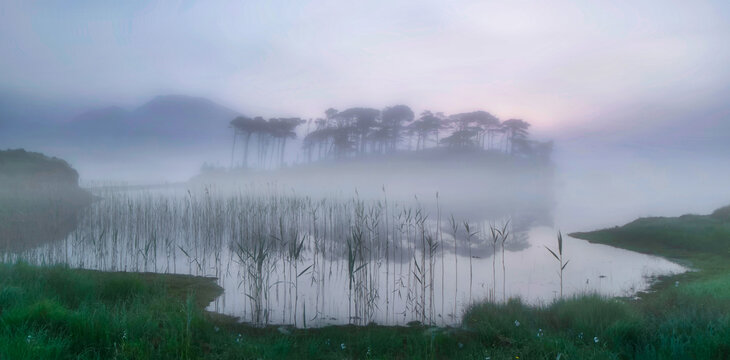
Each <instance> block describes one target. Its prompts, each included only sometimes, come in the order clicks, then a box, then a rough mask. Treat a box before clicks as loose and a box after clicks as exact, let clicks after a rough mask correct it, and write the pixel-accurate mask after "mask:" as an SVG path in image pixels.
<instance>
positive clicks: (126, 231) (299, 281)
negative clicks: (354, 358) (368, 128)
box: [6, 188, 682, 326]
mask: <svg viewBox="0 0 730 360" xmlns="http://www.w3.org/2000/svg"><path fill="white" fill-rule="evenodd" d="M98 195H99V196H100V197H101V200H100V201H98V202H96V203H94V204H93V205H92V206H91V207H89V208H88V209H86V210H85V212H84V216H83V217H82V218H81V220H80V222H79V224H78V227H77V228H76V229H75V230H74V231H72V232H71V234H70V235H69V236H67V237H66V238H65V239H64V240H63V241H60V242H55V243H49V244H45V245H42V246H40V247H36V248H33V249H29V250H25V251H22V252H18V253H15V254H11V255H6V256H9V257H22V258H24V259H26V260H27V261H29V262H32V263H39V264H48V263H57V262H64V263H68V264H69V265H70V266H72V267H83V268H92V269H102V270H115V271H116V270H121V271H154V272H162V273H183V274H194V275H205V276H214V277H216V278H218V282H219V284H220V285H221V286H223V288H224V289H225V293H224V295H223V296H222V297H221V298H219V299H218V300H216V301H215V302H214V303H213V304H211V306H210V309H211V310H214V311H219V312H223V313H227V314H232V315H235V316H240V317H241V318H242V319H243V320H245V321H250V322H252V323H257V324H267V323H286V324H294V325H296V326H319V325H324V324H332V323H334V324H343V323H355V324H367V323H370V322H377V323H382V324H405V323H407V322H410V321H414V320H415V321H420V322H423V323H433V324H439V325H445V324H456V323H458V321H459V319H460V317H461V314H462V313H463V311H464V310H465V308H466V307H467V306H468V305H469V304H470V303H473V302H475V301H482V300H491V301H504V300H505V299H507V298H509V297H512V296H520V297H522V298H524V299H525V300H526V301H528V302H532V303H539V302H545V301H550V300H552V299H553V298H555V296H556V294H557V293H558V292H559V290H560V289H559V283H558V277H557V274H556V271H557V270H558V269H557V267H556V264H555V261H554V259H553V258H552V257H551V255H550V254H549V253H548V252H547V251H546V250H545V246H550V247H553V245H554V242H555V235H556V231H555V230H554V229H553V226H552V219H551V215H550V212H549V211H546V209H547V207H546V206H531V207H529V208H522V209H520V211H517V210H514V209H512V210H511V211H510V212H502V213H499V212H496V211H494V210H493V209H487V208H486V207H485V209H483V210H484V211H482V212H479V213H476V212H475V213H471V214H470V215H471V218H472V219H475V218H478V216H480V214H485V213H488V214H489V217H481V219H486V220H480V221H474V220H471V221H470V220H467V219H466V218H460V217H458V216H457V215H453V216H452V215H451V212H450V211H449V210H450V209H446V208H442V207H441V206H440V205H439V203H438V202H435V201H433V202H430V203H426V202H424V201H422V200H421V201H419V202H417V203H416V202H414V203H400V202H393V201H391V202H389V201H388V200H387V198H384V199H378V200H367V201H366V200H362V199H360V198H358V197H354V198H350V199H342V198H335V197H330V198H322V199H312V198H309V197H306V196H297V195H295V194H291V193H282V192H279V191H275V190H267V191H247V190H245V189H241V190H239V191H237V192H233V193H232V192H224V191H215V190H211V189H207V188H206V189H202V190H186V189H164V190H155V191H147V190H137V191H121V190H104V191H101V192H100V193H99V194H98ZM446 214H448V215H446ZM457 214H458V213H457ZM481 216H483V215H481ZM495 229H500V230H501V231H503V232H504V233H506V234H508V235H507V236H506V237H503V238H500V237H499V236H495V232H494V230H495ZM564 251H565V256H566V258H567V259H569V260H570V265H569V267H568V268H567V269H566V274H565V279H564V281H565V284H564V292H565V294H566V295H571V294H576V293H581V292H592V291H598V292H600V293H603V294H607V295H627V294H630V293H632V292H634V291H637V290H640V289H643V288H644V287H646V286H647V277H648V276H651V275H654V274H660V273H666V272H676V271H682V268H681V267H680V266H678V265H675V264H672V263H670V262H668V261H666V260H663V259H659V258H655V257H650V256H646V255H641V254H637V253H632V252H629V251H625V250H620V249H614V248H610V247H607V246H601V245H594V244H589V243H587V242H585V241H582V240H577V239H571V238H566V241H565V249H564Z"/></svg>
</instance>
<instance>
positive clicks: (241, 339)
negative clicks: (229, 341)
mask: <svg viewBox="0 0 730 360" xmlns="http://www.w3.org/2000/svg"><path fill="white" fill-rule="evenodd" d="M241 341H243V336H241V334H238V336H237V337H236V342H237V343H241Z"/></svg>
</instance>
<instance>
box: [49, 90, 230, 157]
mask: <svg viewBox="0 0 730 360" xmlns="http://www.w3.org/2000/svg"><path fill="white" fill-rule="evenodd" d="M237 114H238V113H237V112H235V111H233V110H231V109H228V108H226V107H224V106H221V105H218V104H216V103H215V102H213V101H211V100H208V99H205V98H199V97H190V96H182V95H166V96H158V97H156V98H154V99H152V100H150V101H149V102H147V103H144V104H142V105H141V106H139V107H137V108H136V109H133V110H131V111H129V110H125V109H122V108H120V107H106V108H101V109H94V110H90V111H87V112H84V113H82V114H80V115H78V116H76V117H74V118H73V119H71V120H70V121H68V122H65V123H64V124H62V125H61V126H60V127H59V131H58V134H59V135H61V136H59V139H57V140H60V141H64V140H70V139H80V140H83V141H84V142H85V143H89V142H92V143H93V142H100V143H106V144H113V145H115V146H122V147H132V146H138V145H140V143H145V144H149V143H150V142H154V143H156V144H158V145H163V144H164V145H168V146H179V147H188V146H190V145H215V142H216V141H220V140H221V139H222V138H223V136H226V135H227V134H228V133H229V132H230V130H229V129H228V122H230V121H231V119H233V118H234V117H235V116H237ZM109 139H113V140H114V141H112V142H111V143H109V142H108V140H109ZM94 140H100V141H94Z"/></svg>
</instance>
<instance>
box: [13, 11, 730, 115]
mask: <svg viewBox="0 0 730 360" xmlns="http://www.w3.org/2000/svg"><path fill="white" fill-rule="evenodd" d="M728 20H730V2H727V1H700V0H698V1H686V0H685V1H671V0H670V1H667V0H657V1H653V0H648V1H635V0H634V1H621V0H618V1H581V2H576V1H563V0H555V1H504V2H497V1H430V0H425V1H398V0H387V1H377V0H376V1H361V2H355V1H216V2H211V1H160V2H155V1H136V0H129V1H73V2H63V1H20V0H17V1H16V0H9V1H3V2H2V3H1V4H0V54H2V56H0V89H4V90H10V91H18V92H23V93H28V94H34V95H44V96H50V97H67V98H74V99H92V100H95V101H101V102H109V103H116V104H122V105H124V104H128V105H138V104H139V103H140V102H142V101H144V100H146V99H149V98H150V97H153V96H155V95H159V94H166V93H177V94H188V95H196V96H205V97H209V98H211V99H213V100H215V101H218V102H221V103H223V104H225V105H227V106H230V107H232V108H234V109H236V110H239V111H241V112H243V113H245V114H250V115H263V116H302V117H315V116H320V114H322V112H323V110H324V109H326V108H328V107H335V108H339V109H343V108H347V107H351V106H370V107H376V108H382V107H385V106H388V105H393V104H397V103H406V104H409V105H410V106H411V107H413V108H414V109H416V110H417V111H420V110H424V109H430V110H434V111H442V112H445V113H456V112H463V111H471V110H476V109H484V110H488V111H491V112H493V113H494V114H496V115H497V116H499V117H501V118H509V117H519V118H524V119H526V120H528V121H530V122H531V123H533V124H535V125H536V127H537V128H543V129H548V128H553V127H560V126H569V125H570V126H584V127H585V126H591V124H592V122H598V121H610V120H607V119H612V118H615V116H611V115H615V114H621V115H626V116H622V117H623V118H631V116H630V115H631V114H632V111H633V112H635V110H636V109H644V108H646V107H647V106H650V107H651V106H653V107H668V108H671V107H677V106H680V107H683V108H689V109H692V107H696V106H708V105H707V102H708V101H709V102H712V101H716V102H718V103H722V102H724V101H725V100H726V99H727V98H728V97H727V94H728V92H727V89H728V84H729V81H730V68H728V66H727V64H728V63H730V61H729V60H730V45H728V44H730V41H728V38H729V36H728V35H730V21H728ZM708 99H709V100H708ZM659 121H660V120H659Z"/></svg>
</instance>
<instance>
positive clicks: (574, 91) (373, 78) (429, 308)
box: [0, 1, 730, 326]
mask: <svg viewBox="0 0 730 360" xmlns="http://www.w3.org/2000/svg"><path fill="white" fill-rule="evenodd" d="M319 5H321V6H316V5H312V6H303V5H299V4H289V5H287V6H285V7H286V9H287V11H281V10H282V9H281V8H280V7H279V6H277V5H272V4H267V3H250V4H249V3H246V4H225V5H224V4H216V5H207V6H205V5H203V3H202V2H195V1H193V2H183V4H179V6H171V5H170V4H163V3H156V4H154V3H153V4H152V5H145V4H141V3H137V2H129V3H124V4H121V3H120V4H116V5H108V6H103V5H92V4H76V5H69V6H68V8H66V7H58V6H54V5H51V4H43V3H14V4H3V5H0V150H6V149H16V148H24V149H26V150H28V151H32V152H41V153H43V154H45V155H48V156H55V157H59V158H61V159H63V160H65V161H67V162H68V164H70V166H71V167H73V168H74V169H75V170H76V171H77V172H78V173H75V172H73V171H72V170H70V169H66V168H65V167H64V164H60V165H59V162H53V161H51V160H48V159H44V158H43V157H41V156H40V155H38V154H27V153H24V152H23V153H22V154H20V155H18V154H19V153H20V152H17V153H16V152H8V154H10V155H7V156H8V159H10V160H8V161H6V162H5V163H2V162H0V166H7V167H6V168H3V169H11V170H13V171H17V172H19V173H20V172H23V171H27V169H28V168H30V167H25V164H24V163H23V162H22V161H16V159H14V158H13V157H14V156H19V157H20V156H25V157H27V158H28V159H31V160H34V161H35V160H38V159H42V160H43V161H48V163H50V164H54V165H53V166H58V167H60V168H63V171H64V172H65V176H66V178H65V179H64V186H63V187H61V188H54V187H53V185H55V184H47V183H46V182H45V181H42V180H43V179H46V178H52V177H53V176H52V175H53V174H54V173H53V171H46V169H43V168H40V170H37V171H36V170H34V171H35V172H31V175H30V176H29V177H28V179H31V180H32V181H28V179H26V178H21V177H17V176H16V174H13V173H11V171H10V170H5V171H6V173H0V185H4V184H12V185H14V186H17V187H18V188H22V189H24V191H26V192H27V194H26V193H22V194H21V193H20V192H18V193H17V194H16V192H15V191H14V190H8V189H10V188H9V187H6V188H4V189H2V190H0V195H2V196H4V198H3V199H4V201H7V203H8V204H11V203H12V205H13V206H17V207H19V208H22V210H23V211H22V212H18V213H22V216H15V215H16V214H15V213H14V214H12V215H13V216H11V217H7V218H8V219H11V220H12V221H10V220H8V221H7V224H0V225H3V226H2V227H0V230H2V232H0V235H2V236H4V238H3V239H2V240H4V241H3V242H2V244H5V248H4V249H0V250H2V256H3V259H4V260H6V261H13V260H18V259H22V260H25V261H28V262H31V263H34V264H51V263H66V264H69V265H70V266H72V267H79V268H91V269H100V270H112V271H152V272H161V273H181V274H192V275H201V276H210V277H215V278H216V281H217V282H218V283H219V284H220V285H221V286H222V287H223V288H224V289H225V293H224V294H223V295H222V297H221V298H219V299H217V300H216V301H215V302H214V303H212V304H211V305H210V307H209V309H211V310H215V311H220V312H223V313H226V314H231V315H235V316H238V317H240V318H241V320H243V321H247V322H252V323H256V324H257V325H262V324H271V323H273V324H295V325H297V326H306V325H307V323H308V325H310V326H312V325H317V326H319V325H327V324H347V323H356V324H367V323H369V322H378V323H383V324H406V323H408V322H410V321H421V322H424V323H427V322H428V323H434V324H439V325H455V324H458V322H459V321H460V320H461V315H462V313H463V311H464V309H466V308H467V307H468V306H469V305H470V304H473V303H475V302H478V301H485V300H486V301H494V302H504V301H506V300H507V299H508V298H510V297H521V298H523V299H524V300H525V301H526V302H529V303H532V304H545V303H549V302H550V301H553V300H554V299H557V298H559V297H560V294H561V293H564V294H565V295H566V296H570V295H574V294H582V293H590V292H598V293H600V294H604V295H607V296H634V295H635V294H636V293H637V292H639V291H642V290H645V289H646V288H647V287H648V286H649V285H650V284H651V281H652V279H653V278H654V277H656V276H660V275H663V274H670V273H678V272H683V271H688V270H689V269H687V268H685V267H682V266H680V265H677V264H675V263H673V262H670V261H668V260H666V259H662V258H658V257H653V256H650V255H644V254H639V253H635V252H631V251H627V250H622V249H617V248H612V247H608V246H604V245H597V244H591V243H588V242H587V241H583V240H578V239H574V238H571V237H569V236H568V235H567V234H569V233H572V232H576V231H589V230H595V229H600V228H605V227H614V226H620V225H623V224H625V223H628V222H630V221H633V220H634V219H636V218H638V217H646V216H678V215H682V214H685V213H698V214H707V213H710V212H712V210H714V209H716V208H719V207H721V206H724V205H727V204H729V203H730V186H728V180H729V179H730V145H728V144H730V125H728V124H730V121H729V120H728V119H729V118H730V110H728V105H727V104H728V103H730V95H728V94H730V92H728V90H727V89H728V85H727V84H728V79H730V73H729V72H728V71H727V66H726V64H727V63H728V60H729V59H730V50H729V48H728V46H727V44H728V42H727V41H726V40H727V36H724V35H727V34H728V33H730V32H729V31H728V30H729V29H728V24H730V22H727V21H726V18H727V15H728V11H729V9H730V8H729V7H728V5H727V4H725V3H723V2H716V1H706V2H701V4H697V5H694V6H691V5H689V4H685V3H665V2H661V3H660V2H657V1H650V2H648V3H646V4H643V5H636V4H631V3H616V4H612V6H611V7H610V8H608V7H604V6H593V5H591V6H582V5H578V4H573V3H572V2H568V1H558V2H555V3H554V4H553V5H552V6H549V7H547V6H545V5H544V4H540V3H533V4H523V5H521V6H524V7H521V6H517V5H509V4H482V3H473V2H469V1H465V2H459V4H458V6H457V5H453V6H451V5H445V4H443V3H437V2H425V3H422V4H420V5H414V4H410V3H405V2H399V1H396V2H394V3H392V4H391V2H387V3H377V4H372V5H368V6H365V5H353V4H345V3H342V4H338V3H322V4H319ZM658 8H661V9H662V11H656V10H657V9H658ZM625 14H632V16H625ZM536 44H537V45H536ZM0 155H3V156H5V155H6V154H0ZM14 161H15V162H14ZM7 164H10V165H7ZM18 164H20V165H18ZM56 170H57V169H56ZM39 179H40V180H39ZM69 179H70V180H69ZM76 182H78V183H79V184H80V185H81V187H82V188H84V189H87V190H89V191H90V192H91V194H92V195H93V201H89V200H88V199H85V200H84V201H88V202H89V204H86V205H85V206H83V207H81V206H79V207H78V208H73V209H71V210H69V209H66V208H64V206H62V205H59V204H61V202H63V199H62V196H60V195H59V194H62V193H65V190H67V189H68V186H72V187H74V188H75V187H76ZM39 184H40V185H39ZM41 185H42V186H41ZM40 188H43V191H37V190H38V189H40ZM59 189H60V190H59ZM39 194H42V195H43V196H46V195H48V198H42V199H41V198H39ZM49 194H50V195H49ZM7 199H9V200H7ZM49 199H50V200H49ZM18 204H19V205H18ZM0 205H2V204H0ZM33 207H37V208H42V209H43V210H44V212H42V214H43V215H42V216H40V215H39V216H38V219H35V220H37V221H32V222H30V221H25V220H26V219H27V217H28V216H30V215H28V214H32V211H30V210H28V209H32V208H33ZM8 208H9V207H8ZM3 209H4V208H3V207H2V206H0V216H5V213H7V211H6V212H5V213H4V212H1V211H2V210H3ZM67 210H68V211H67ZM24 216H25V217H24ZM19 219H20V220H19ZM39 219H43V221H41V220H39ZM8 224H9V225H8ZM29 224H30V225H29ZM6 225H7V226H6ZM31 227H32V228H33V229H32V231H31V230H29V228H31ZM559 233H561V234H562V235H563V237H564V240H565V242H564V243H563V244H562V245H558V244H557V241H558V240H557V238H558V234H559ZM8 234H9V235H8ZM19 234H21V235H26V236H31V235H32V236H33V237H34V239H33V240H32V241H27V240H25V239H24V238H23V236H21V235H19ZM29 234H30V235H29ZM21 240H22V241H21ZM558 246H561V247H564V254H563V255H564V257H565V259H566V260H570V265H569V266H568V267H567V268H566V271H565V274H564V278H563V279H562V280H561V279H559V278H558V277H557V276H556V270H557V269H558V266H559V264H556V261H555V258H554V257H553V256H552V255H551V253H550V252H548V250H547V249H546V247H547V248H550V249H555V248H556V247H558ZM550 251H552V250H550ZM561 251H562V250H561ZM556 257H557V256H556ZM558 261H560V262H561V263H562V260H558Z"/></svg>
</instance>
